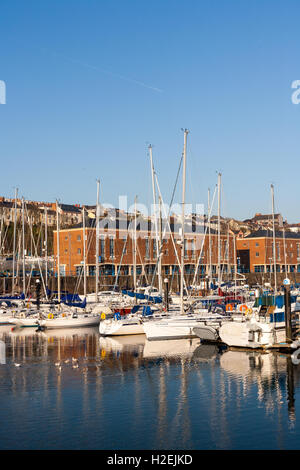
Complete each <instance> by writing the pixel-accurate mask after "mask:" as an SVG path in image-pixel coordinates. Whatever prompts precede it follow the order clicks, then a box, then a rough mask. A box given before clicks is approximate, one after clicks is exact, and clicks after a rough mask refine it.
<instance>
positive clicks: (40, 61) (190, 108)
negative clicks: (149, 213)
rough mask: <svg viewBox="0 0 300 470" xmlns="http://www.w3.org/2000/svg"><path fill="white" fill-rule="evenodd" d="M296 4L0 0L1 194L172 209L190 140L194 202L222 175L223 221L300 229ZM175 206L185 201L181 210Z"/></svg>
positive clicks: (299, 9) (270, 0)
mask: <svg viewBox="0 0 300 470" xmlns="http://www.w3.org/2000/svg"><path fill="white" fill-rule="evenodd" d="M299 15H300V2H299V0H285V1H283V0H280V1H279V0H251V1H250V0H248V1H246V0H226V1H225V0H151V1H149V0H147V1H146V0H105V1H104V0H51V1H50V0H42V1H41V0H27V1H24V0H19V1H18V0H2V1H1V3H0V44H1V56H0V80H4V81H5V83H6V86H7V103H6V105H0V155H1V176H2V177H1V191H0V194H1V195H4V196H7V197H12V196H13V194H14V187H15V186H18V187H19V194H20V195H24V196H25V197H26V198H28V199H33V200H46V201H55V199H56V198H58V199H60V200H61V201H63V202H65V203H86V204H93V203H95V199H96V178H100V180H101V183H102V184H101V199H102V202H107V203H111V204H115V205H117V204H118V195H119V194H120V195H125V194H126V195H128V199H129V202H130V203H131V202H133V198H134V195H135V194H137V195H138V197H139V200H140V201H141V202H144V203H151V197H152V193H151V175H150V166H149V159H148V156H147V146H148V143H151V144H152V145H153V146H154V148H153V156H154V162H155V166H156V169H157V173H158V177H159V181H160V185H161V188H162V192H163V195H164V197H165V201H166V202H168V201H169V199H170V195H171V193H172V189H173V184H174V180H175V176H176V173H177V168H178V163H179V158H180V155H181V152H182V144H183V134H182V131H181V128H183V127H186V128H188V129H189V130H190V134H189V136H188V168H187V195H186V200H187V202H191V203H206V200H207V188H208V187H210V188H212V190H213V187H214V185H215V184H216V181H217V176H216V171H221V172H222V175H223V176H222V182H223V206H222V213H223V215H225V216H233V217H236V218H240V219H245V218H248V217H250V216H252V215H254V213H255V212H270V211H271V195H270V184H271V183H273V184H274V186H275V203H276V210H278V211H280V212H281V213H282V214H283V216H284V217H286V218H287V219H288V221H289V222H300V210H299V199H300V185H299V175H300V158H299V157H300V138H299V137H300V105H294V104H292V102H291V95H292V91H293V90H292V89H291V83H292V81H294V80H297V79H300V54H299V50H300V49H299V47H300V46H299V45H300V27H299V26H300V25H299V18H300V16H299ZM180 197H181V188H179V189H178V191H177V194H176V201H177V202H178V201H179V200H180Z"/></svg>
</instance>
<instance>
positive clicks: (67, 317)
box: [39, 312, 100, 329]
mask: <svg viewBox="0 0 300 470" xmlns="http://www.w3.org/2000/svg"><path fill="white" fill-rule="evenodd" d="M99 322H100V315H97V314H85V313H83V314H74V313H71V312H67V313H62V314H61V315H58V316H53V317H52V315H51V314H50V315H49V317H48V318H47V319H42V320H40V321H39V324H40V326H41V327H43V328H47V329H50V328H51V329H52V328H54V329H55V328H79V327H84V326H98V325H99Z"/></svg>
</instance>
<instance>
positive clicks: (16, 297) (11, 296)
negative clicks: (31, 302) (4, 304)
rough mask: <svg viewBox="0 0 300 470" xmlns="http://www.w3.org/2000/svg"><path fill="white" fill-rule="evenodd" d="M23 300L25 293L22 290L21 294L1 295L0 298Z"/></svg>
mask: <svg viewBox="0 0 300 470" xmlns="http://www.w3.org/2000/svg"><path fill="white" fill-rule="evenodd" d="M5 299H7V300H25V294H24V292H22V294H21V295H1V296H0V300H5Z"/></svg>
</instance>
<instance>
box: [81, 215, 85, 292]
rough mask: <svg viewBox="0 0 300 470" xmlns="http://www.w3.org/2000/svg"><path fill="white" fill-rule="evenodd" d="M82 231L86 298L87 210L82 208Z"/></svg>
mask: <svg viewBox="0 0 300 470" xmlns="http://www.w3.org/2000/svg"><path fill="white" fill-rule="evenodd" d="M82 231H83V293H84V296H85V297H86V246H85V240H86V234H85V209H84V207H83V208H82Z"/></svg>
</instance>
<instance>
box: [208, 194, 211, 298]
mask: <svg viewBox="0 0 300 470" xmlns="http://www.w3.org/2000/svg"><path fill="white" fill-rule="evenodd" d="M207 211H208V258H209V290H210V286H211V283H212V276H211V275H212V268H211V232H210V189H209V188H208V195H207Z"/></svg>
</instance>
